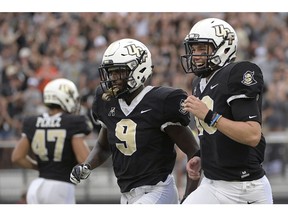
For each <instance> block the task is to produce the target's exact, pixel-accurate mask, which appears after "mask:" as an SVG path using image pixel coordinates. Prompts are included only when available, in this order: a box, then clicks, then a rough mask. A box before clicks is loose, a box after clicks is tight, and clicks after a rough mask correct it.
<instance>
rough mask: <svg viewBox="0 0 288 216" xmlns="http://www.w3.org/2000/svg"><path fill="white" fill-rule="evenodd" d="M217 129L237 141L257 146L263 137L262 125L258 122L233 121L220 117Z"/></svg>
mask: <svg viewBox="0 0 288 216" xmlns="http://www.w3.org/2000/svg"><path fill="white" fill-rule="evenodd" d="M216 127H217V129H218V130H219V131H220V132H221V133H223V134H225V135H226V136H228V137H229V138H230V139H233V140H235V141H236V142H239V143H242V144H245V145H249V146H252V147H256V146H257V145H258V143H259V142H260V139H261V126H260V124H259V123H257V122H240V121H231V120H229V119H227V118H224V117H222V118H220V120H219V121H218V123H217V125H216Z"/></svg>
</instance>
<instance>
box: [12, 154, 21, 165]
mask: <svg viewBox="0 0 288 216" xmlns="http://www.w3.org/2000/svg"><path fill="white" fill-rule="evenodd" d="M21 160H22V157H19V155H17V154H15V153H12V155H11V162H12V163H13V164H16V165H18V164H19V163H20V161H21Z"/></svg>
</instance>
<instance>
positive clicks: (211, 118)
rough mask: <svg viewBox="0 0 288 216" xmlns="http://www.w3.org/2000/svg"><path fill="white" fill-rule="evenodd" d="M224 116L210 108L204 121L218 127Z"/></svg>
mask: <svg viewBox="0 0 288 216" xmlns="http://www.w3.org/2000/svg"><path fill="white" fill-rule="evenodd" d="M221 117H222V115H220V114H219V113H217V112H215V111H212V110H209V111H208V113H207V114H206V116H205V118H204V122H205V123H206V124H208V125H209V126H210V127H216V125H217V123H218V121H219V119H220V118H221Z"/></svg>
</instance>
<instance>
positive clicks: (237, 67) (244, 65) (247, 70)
mask: <svg viewBox="0 0 288 216" xmlns="http://www.w3.org/2000/svg"><path fill="white" fill-rule="evenodd" d="M223 70H224V71H225V72H226V73H229V74H230V76H233V75H245V74H251V73H253V74H255V75H259V74H262V71H261V69H260V67H259V66H258V65H257V64H255V63H253V62H250V61H239V62H233V63H230V64H229V65H227V66H226V67H224V69H223Z"/></svg>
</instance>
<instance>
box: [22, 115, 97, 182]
mask: <svg viewBox="0 0 288 216" xmlns="http://www.w3.org/2000/svg"><path fill="white" fill-rule="evenodd" d="M91 131H92V124H91V122H90V121H89V120H88V118H87V117H86V116H81V115H72V114H68V113H59V114H56V115H54V116H49V115H48V114H47V113H44V114H43V115H39V116H32V117H28V118H26V119H24V122H23V133H24V134H26V136H27V138H28V140H29V142H30V145H31V149H32V151H33V153H34V154H35V156H36V160H37V162H38V168H39V177H42V178H46V179H53V180H59V181H65V182H69V183H71V182H70V172H71V170H72V168H73V167H74V166H75V165H76V164H77V163H78V162H77V160H76V157H75V154H74V152H73V149H72V143H71V140H72V137H73V136H74V135H80V134H84V135H88V134H89V133H90V132H91Z"/></svg>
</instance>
